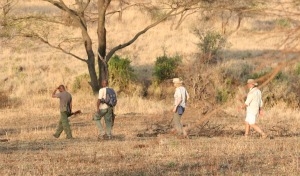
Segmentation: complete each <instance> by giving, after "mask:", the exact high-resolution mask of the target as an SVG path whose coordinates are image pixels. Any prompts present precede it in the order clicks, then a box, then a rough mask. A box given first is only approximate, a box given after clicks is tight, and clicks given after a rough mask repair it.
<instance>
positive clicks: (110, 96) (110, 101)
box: [105, 87, 117, 107]
mask: <svg viewBox="0 0 300 176" xmlns="http://www.w3.org/2000/svg"><path fill="white" fill-rule="evenodd" d="M105 103H106V104H107V105H108V106H110V107H114V106H116V105H117V95H116V92H115V91H114V89H112V88H108V87H107V88H106V98H105Z"/></svg>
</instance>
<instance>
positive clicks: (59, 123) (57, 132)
mask: <svg viewBox="0 0 300 176" xmlns="http://www.w3.org/2000/svg"><path fill="white" fill-rule="evenodd" d="M63 130H64V129H63V126H62V117H61V116H60V119H59V121H58V124H57V127H56V131H55V133H54V134H53V136H54V137H55V138H59V136H60V134H61V133H62V132H63Z"/></svg>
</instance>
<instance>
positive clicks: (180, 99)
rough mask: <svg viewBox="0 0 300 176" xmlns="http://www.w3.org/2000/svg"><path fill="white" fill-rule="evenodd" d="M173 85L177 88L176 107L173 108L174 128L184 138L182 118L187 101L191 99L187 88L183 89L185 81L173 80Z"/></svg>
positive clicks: (175, 94)
mask: <svg viewBox="0 0 300 176" xmlns="http://www.w3.org/2000/svg"><path fill="white" fill-rule="evenodd" d="M173 84H174V86H175V88H176V89H175V93H174V107H173V110H172V111H173V113H174V116H173V120H172V122H173V128H174V129H175V130H176V132H177V134H178V135H180V136H182V135H184V136H185V135H186V134H185V133H184V130H183V127H182V124H181V117H182V115H183V113H184V111H185V107H186V101H187V100H188V98H189V94H188V92H187V90H186V88H185V87H183V85H182V84H183V81H182V80H181V79H179V78H173Z"/></svg>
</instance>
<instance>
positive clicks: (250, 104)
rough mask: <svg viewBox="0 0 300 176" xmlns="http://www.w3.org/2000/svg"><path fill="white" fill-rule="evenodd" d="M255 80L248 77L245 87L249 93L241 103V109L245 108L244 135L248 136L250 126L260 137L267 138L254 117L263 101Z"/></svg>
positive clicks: (256, 115) (259, 111)
mask: <svg viewBox="0 0 300 176" xmlns="http://www.w3.org/2000/svg"><path fill="white" fill-rule="evenodd" d="M257 85H258V84H257V82H256V81H255V80H254V79H248V81H247V87H248V88H249V93H248V94H247V98H246V101H245V104H244V105H242V107H241V108H242V109H244V108H246V109H247V110H246V119H245V137H248V136H249V131H250V127H252V128H253V129H254V130H255V131H257V132H258V133H260V134H261V136H262V138H267V135H266V134H265V133H264V132H263V131H262V130H261V129H260V128H259V126H257V125H256V118H257V117H258V116H259V114H260V113H261V110H262V106H263V101H262V95H261V91H260V90H259V89H258V88H257Z"/></svg>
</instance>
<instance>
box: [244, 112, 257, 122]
mask: <svg viewBox="0 0 300 176" xmlns="http://www.w3.org/2000/svg"><path fill="white" fill-rule="evenodd" d="M256 117H257V115H254V114H251V113H247V115H246V119H245V121H246V122H247V123H249V124H250V125H253V124H255V121H256Z"/></svg>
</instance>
